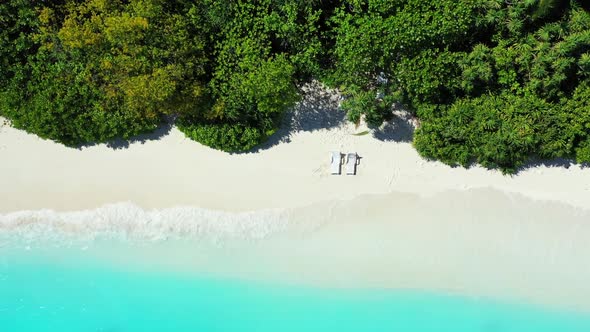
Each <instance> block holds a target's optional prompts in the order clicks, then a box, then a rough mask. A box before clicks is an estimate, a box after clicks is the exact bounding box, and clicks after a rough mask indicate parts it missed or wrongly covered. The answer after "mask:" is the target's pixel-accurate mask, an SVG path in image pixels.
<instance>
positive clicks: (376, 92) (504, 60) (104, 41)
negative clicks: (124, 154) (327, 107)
mask: <svg viewBox="0 0 590 332" xmlns="http://www.w3.org/2000/svg"><path fill="white" fill-rule="evenodd" d="M589 7H590V5H589V4H588V1H586V0H577V1H576V0H561V1H560V0H510V1H508V0H437V1H431V0H323V1H322V0H248V1H246V0H244V1H241V0H53V1H44V0H4V1H2V3H0V61H1V65H0V115H2V116H4V117H5V118H7V119H9V120H10V122H11V124H12V125H13V126H14V127H16V128H21V129H24V130H27V131H29V132H32V133H35V134H37V135H39V136H40V137H43V138H47V139H52V140H55V141H57V142H61V143H63V144H65V145H68V146H77V145H80V144H84V143H89V142H105V141H109V140H112V139H114V138H120V137H122V138H125V139H127V138H130V137H132V136H134V135H138V134H141V133H145V132H150V131H153V130H154V129H156V128H157V127H158V126H159V125H161V124H162V123H163V122H164V121H171V119H173V120H174V121H175V122H176V125H177V126H178V127H179V128H180V129H181V130H182V131H183V132H184V133H185V134H186V135H187V136H189V137H190V138H192V139H194V140H197V141H199V142H201V143H203V144H206V145H209V146H211V147H213V148H217V149H221V150H225V151H231V152H235V151H246V150H249V149H251V148H252V147H254V146H256V145H257V144H259V143H261V142H263V141H264V140H265V139H266V138H268V137H269V136H270V135H272V134H273V133H274V132H275V131H276V129H277V127H278V126H279V125H280V123H281V117H282V115H283V113H284V112H285V110H286V109H287V108H289V107H290V106H292V105H293V104H294V103H296V102H297V100H298V95H299V94H298V90H297V86H298V85H299V84H301V83H302V82H305V81H307V80H310V79H312V78H314V79H318V80H320V81H322V82H324V83H325V84H327V85H329V86H332V87H337V88H339V89H340V91H342V93H343V94H344V95H345V96H346V100H345V102H344V103H343V107H344V108H345V109H346V110H347V112H348V118H349V120H350V121H353V122H358V121H360V120H361V119H364V120H365V121H366V122H367V123H369V124H370V125H372V126H375V127H377V126H379V125H380V124H381V123H382V122H383V121H387V120H389V119H390V118H391V116H392V112H391V110H392V105H393V104H394V103H398V104H403V105H405V106H406V107H407V109H409V110H411V111H412V112H413V113H414V114H415V116H416V117H417V118H418V119H419V120H420V127H419V129H418V130H417V131H416V133H415V137H414V145H415V147H416V148H417V150H418V151H419V152H420V154H421V155H423V156H424V157H426V158H432V159H437V160H441V161H443V162H445V163H448V164H450V165H463V166H468V165H470V164H473V163H479V164H481V165H483V166H485V167H490V168H499V169H501V170H502V171H504V172H514V171H516V170H517V169H518V167H520V166H522V165H523V163H524V162H526V161H527V160H528V159H530V158H556V157H565V158H574V159H575V160H577V161H578V162H581V163H582V162H590V8H589Z"/></svg>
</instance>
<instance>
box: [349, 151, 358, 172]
mask: <svg viewBox="0 0 590 332" xmlns="http://www.w3.org/2000/svg"><path fill="white" fill-rule="evenodd" d="M358 164H359V156H358V154H356V152H354V153H353V152H351V153H349V154H347V155H346V174H347V175H356V165H358Z"/></svg>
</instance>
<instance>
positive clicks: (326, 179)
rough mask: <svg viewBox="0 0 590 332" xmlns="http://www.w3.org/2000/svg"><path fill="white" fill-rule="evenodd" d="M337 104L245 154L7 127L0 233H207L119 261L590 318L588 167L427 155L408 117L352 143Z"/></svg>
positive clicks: (319, 105) (164, 141)
mask: <svg viewBox="0 0 590 332" xmlns="http://www.w3.org/2000/svg"><path fill="white" fill-rule="evenodd" d="M337 99H338V98H337V96H335V95H331V97H330V95H329V94H326V95H324V96H322V95H320V94H318V93H315V94H309V95H308V96H306V99H305V101H304V102H303V103H302V104H301V105H300V106H299V107H297V108H296V109H295V110H294V112H293V113H292V114H290V115H289V116H288V117H287V119H286V123H287V125H286V126H285V127H284V128H283V129H282V130H281V131H280V132H279V133H278V134H277V135H276V137H273V138H272V139H271V141H270V142H269V143H268V144H266V145H265V146H263V147H262V148H261V149H259V151H257V152H256V153H247V154H234V155H230V154H226V153H223V152H219V151H215V150H212V149H209V148H207V147H204V146H201V145H200V144H198V143H195V142H193V141H190V140H189V139H187V138H185V137H184V135H183V134H182V133H180V132H179V131H178V130H176V129H175V128H172V129H170V130H169V131H163V132H162V133H159V134H158V135H153V136H152V137H146V138H145V140H144V141H143V142H141V141H136V142H132V143H131V144H129V145H128V146H124V147H119V148H116V149H114V148H111V147H108V146H106V145H97V146H91V147H84V148H82V149H80V150H77V149H70V148H66V147H63V146H61V145H59V144H55V143H53V142H49V141H44V140H41V139H39V138H37V137H35V136H33V135H29V134H26V133H24V132H22V131H18V130H15V129H13V128H10V127H8V126H3V127H2V128H0V235H2V232H13V233H14V234H19V235H20V236H21V237H23V238H27V239H28V240H29V241H30V242H31V243H35V242H36V239H37V238H36V236H37V235H39V236H41V234H45V235H46V234H47V233H48V232H49V231H51V230H58V231H59V232H62V233H64V234H66V235H68V236H77V235H79V236H84V235H89V234H96V233H100V232H111V233H113V232H114V233H116V232H122V233H124V236H125V237H126V238H131V239H133V238H135V237H137V238H148V239H156V240H157V239H160V238H162V239H166V238H168V237H169V236H178V237H183V236H186V237H187V238H189V239H190V238H198V239H201V240H202V239H203V238H206V239H208V240H213V242H215V243H216V244H219V243H223V244H224V245H223V246H221V247H216V246H208V245H206V243H209V242H211V241H195V243H193V244H191V246H193V245H194V247H192V248H193V249H192V250H186V248H184V249H185V250H175V251H174V254H170V253H168V254H167V252H166V251H165V250H162V251H154V252H152V253H150V254H149V255H145V251H143V250H142V253H141V255H139V254H138V255H139V256H141V257H144V258H145V257H149V259H148V260H147V261H143V262H142V258H141V257H139V256H138V257H134V256H133V255H131V254H130V255H131V256H130V257H131V258H128V259H125V258H121V262H122V263H123V264H125V265H128V264H129V263H130V262H134V263H137V264H140V265H142V264H143V265H146V266H149V267H151V268H160V267H174V268H182V269H188V270H193V269H194V270H196V271H200V272H203V271H206V272H208V273H214V274H222V275H231V276H239V277H244V278H254V279H259V278H270V279H279V280H283V281H288V282H296V283H299V282H311V283H314V284H315V283H320V284H322V285H330V286H333V287H394V288H426V289H434V290H442V291H449V292H459V293H467V294H472V295H475V296H491V297H500V298H514V299H520V300H526V301H532V302H535V303H541V304H548V305H557V306H561V307H569V308H573V309H579V310H584V311H587V312H590V300H589V299H590V283H588V282H587V281H588V280H590V241H588V239H589V238H590V211H589V210H590V169H583V168H581V167H580V166H578V165H571V166H569V167H568V168H566V167H563V166H544V165H540V166H531V167H530V168H528V169H525V170H523V171H521V172H520V173H519V174H518V175H517V176H514V177H510V176H504V175H502V174H501V173H500V172H498V171H489V170H485V169H482V168H480V167H474V168H471V169H463V168H451V167H448V166H446V165H444V164H441V163H439V162H429V161H425V160H423V159H421V158H420V157H419V155H418V154H417V152H416V151H415V150H414V149H413V147H412V146H411V133H412V126H411V122H410V121H403V120H401V119H397V120H395V121H394V122H393V123H392V124H389V125H387V126H385V127H384V128H383V130H381V131H378V132H375V133H372V134H369V135H364V136H355V135H353V134H355V133H359V132H362V131H364V129H363V128H355V126H354V125H351V124H348V123H346V122H345V121H344V114H343V113H342V112H341V111H339V110H337V102H338V101H337ZM332 150H340V151H341V152H343V153H346V152H351V151H355V152H357V153H358V154H359V155H360V156H361V158H362V159H361V163H360V165H359V167H358V175H357V176H345V175H341V176H332V175H329V152H330V151H332ZM120 202H130V203H124V204H121V203H120ZM112 203H119V204H117V205H110V206H107V207H103V208H100V209H98V210H93V209H96V208H98V207H101V206H103V205H105V204H112ZM39 209H46V210H43V211H40V212H22V211H23V210H39ZM47 209H51V210H55V211H49V210H47ZM261 209H264V210H263V211H261V212H247V211H257V210H261ZM81 210H88V211H86V212H67V213H66V212H60V211H81ZM16 211H21V212H16ZM36 233H38V234H36ZM90 237H92V236H90ZM1 239H2V238H1V237H0V240H1ZM244 239H245V240H247V241H246V242H245V243H243V242H242V241H241V240H244ZM253 239H254V240H256V241H251V240H253ZM0 242H1V241H0ZM1 244H2V243H0V249H1V248H2V245H1ZM113 250H115V249H113ZM179 252H182V253H183V254H179ZM93 254H95V255H105V257H107V256H108V257H113V256H117V255H118V253H117V252H116V251H113V252H112V253H108V252H104V251H103V250H100V251H97V252H95V253H93Z"/></svg>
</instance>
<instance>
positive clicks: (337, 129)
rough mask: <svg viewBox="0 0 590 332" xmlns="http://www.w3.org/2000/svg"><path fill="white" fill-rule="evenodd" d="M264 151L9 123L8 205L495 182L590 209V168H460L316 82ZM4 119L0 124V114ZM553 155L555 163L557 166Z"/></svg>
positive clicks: (0, 192) (246, 203)
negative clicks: (61, 133)
mask: <svg viewBox="0 0 590 332" xmlns="http://www.w3.org/2000/svg"><path fill="white" fill-rule="evenodd" d="M307 91H308V93H307V94H306V96H305V99H304V100H303V102H302V103H300V105H298V106H297V107H296V108H295V109H294V110H293V111H292V112H291V113H289V114H288V116H287V117H286V119H285V125H284V126H283V128H282V129H281V130H280V131H279V132H278V133H277V134H276V135H275V136H273V137H272V138H271V139H270V141H269V142H267V143H266V144H264V145H263V146H262V147H260V148H259V149H258V150H257V151H255V152H252V153H245V154H227V153H223V152H219V151H215V150H212V149H210V148H207V147H205V146H202V145H200V144H198V143H196V142H194V141H191V140H189V139H187V138H186V137H185V136H184V135H183V134H182V133H181V132H179V131H178V130H177V129H176V128H173V127H172V128H169V127H165V128H162V129H161V130H160V131H158V132H157V133H155V134H153V135H148V136H144V137H139V138H137V139H136V140H135V141H133V142H130V143H124V142H118V143H114V144H113V145H112V146H111V147H109V146H107V145H104V144H100V145H96V146H89V147H83V148H80V149H72V148H67V147H64V146H62V145H59V144H56V143H54V142H51V141H46V140H42V139H39V138H38V137H36V136H34V135H30V134H27V133H25V132H23V131H19V130H16V129H13V128H10V127H9V126H6V125H4V126H2V127H1V128H0V212H9V211H18V210H32V209H41V208H52V209H57V210H81V209H89V208H94V207H98V206H101V205H104V204H107V203H115V202H122V201H130V202H133V203H135V204H138V205H140V206H142V207H145V208H163V207H172V206H179V205H189V206H198V207H203V208H210V209H220V210H229V211H247V210H258V209H262V208H289V207H297V206H305V205H308V204H311V203H313V202H318V201H329V200H338V199H351V198H353V197H356V196H358V195H362V194H375V193H381V194H384V193H389V192H407V193H416V194H419V195H422V196H428V195H433V194H435V193H438V192H442V191H446V190H464V189H470V188H495V189H498V190H502V191H507V192H515V193H521V194H524V195H527V196H529V197H533V198H536V199H547V200H556V201H561V202H565V203H568V204H572V205H575V206H578V207H583V208H590V195H589V193H590V171H589V170H586V169H583V168H581V167H580V166H579V165H569V164H567V163H565V164H567V167H564V166H562V165H563V164H564V163H563V162H561V163H558V164H559V165H558V166H557V165H551V164H548V165H542V164H541V165H531V166H530V167H528V168H527V169H525V170H523V171H521V172H520V173H519V174H518V176H514V177H510V176H504V175H502V174H501V173H500V172H498V171H489V170H486V169H483V168H481V167H472V168H470V169H463V168H451V167H449V166H447V165H444V164H442V163H439V162H429V161H425V160H424V159H422V158H421V157H420V156H419V155H418V153H417V152H416V150H415V149H414V148H413V147H412V145H411V138H412V132H413V128H414V127H413V124H412V121H411V119H404V118H396V119H395V120H394V121H393V122H391V123H388V124H386V125H384V126H383V127H382V128H381V129H380V130H377V131H374V132H372V133H369V134H367V135H361V136H355V135H354V134H355V133H362V132H363V131H365V128H363V127H362V126H361V127H359V128H356V127H355V126H354V125H352V124H350V123H347V122H346V121H345V114H344V113H343V112H342V111H341V110H339V109H338V100H339V98H338V97H339V96H338V94H336V93H334V92H333V91H329V90H326V89H319V88H318V87H317V86H311V87H309V86H308V89H307ZM0 123H1V122H0ZM332 150H337V151H341V152H343V153H347V152H357V153H358V154H359V156H360V157H361V163H360V165H359V167H358V175H357V176H344V175H342V176H332V175H330V174H329V153H330V151H332ZM554 164H555V163H554Z"/></svg>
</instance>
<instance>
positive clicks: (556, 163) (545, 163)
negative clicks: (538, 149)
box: [514, 158, 590, 175]
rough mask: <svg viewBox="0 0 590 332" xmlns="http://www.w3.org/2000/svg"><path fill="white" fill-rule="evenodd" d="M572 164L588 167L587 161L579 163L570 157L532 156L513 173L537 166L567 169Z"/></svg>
mask: <svg viewBox="0 0 590 332" xmlns="http://www.w3.org/2000/svg"><path fill="white" fill-rule="evenodd" d="M574 165H578V166H580V167H581V168H589V167H590V164H589V163H581V164H580V163H577V162H576V161H575V160H574V159H570V158H555V159H549V160H542V159H538V158H532V159H530V160H529V161H527V162H526V163H525V164H524V165H523V166H521V167H519V168H518V169H517V170H516V172H515V173H514V174H515V175H518V173H520V172H522V171H526V170H529V169H534V168H539V167H546V168H565V169H568V168H570V167H571V166H574Z"/></svg>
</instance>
